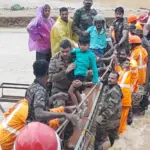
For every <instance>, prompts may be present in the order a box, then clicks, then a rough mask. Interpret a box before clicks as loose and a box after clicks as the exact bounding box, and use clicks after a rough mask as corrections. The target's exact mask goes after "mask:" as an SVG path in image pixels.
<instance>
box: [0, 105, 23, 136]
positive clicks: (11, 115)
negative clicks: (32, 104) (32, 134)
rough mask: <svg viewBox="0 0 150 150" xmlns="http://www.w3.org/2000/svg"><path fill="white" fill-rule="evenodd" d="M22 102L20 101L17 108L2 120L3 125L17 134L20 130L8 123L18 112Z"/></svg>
mask: <svg viewBox="0 0 150 150" xmlns="http://www.w3.org/2000/svg"><path fill="white" fill-rule="evenodd" d="M21 106H22V104H21V103H20V104H19V105H18V106H17V108H16V109H15V110H14V111H13V112H12V113H11V114H10V115H9V116H8V117H7V118H5V119H4V121H3V122H2V127H3V128H4V129H5V130H7V131H8V132H10V133H12V134H15V135H16V136H17V135H18V134H19V131H18V130H16V129H14V128H12V127H10V126H9V125H8V124H9V122H10V121H11V120H12V118H13V117H14V115H15V114H16V113H17V112H18V110H19V109H20V108H21Z"/></svg>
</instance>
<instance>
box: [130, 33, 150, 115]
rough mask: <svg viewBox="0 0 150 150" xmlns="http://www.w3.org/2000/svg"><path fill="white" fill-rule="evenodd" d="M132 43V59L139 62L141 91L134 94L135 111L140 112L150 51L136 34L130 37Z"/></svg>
mask: <svg viewBox="0 0 150 150" xmlns="http://www.w3.org/2000/svg"><path fill="white" fill-rule="evenodd" d="M129 41H130V45H131V56H130V57H131V59H135V60H136V61H137V63H138V74H139V77H138V84H139V92H138V93H136V94H133V97H132V98H133V113H137V112H138V113H139V103H140V101H141V100H142V96H143V95H144V84H145V82H146V72H147V62H148V53H147V51H146V49H145V48H143V47H142V45H141V39H140V38H139V37H138V36H136V35H134V36H132V37H131V38H130V39H129Z"/></svg>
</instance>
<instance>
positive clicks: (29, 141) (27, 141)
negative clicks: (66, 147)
mask: <svg viewBox="0 0 150 150" xmlns="http://www.w3.org/2000/svg"><path fill="white" fill-rule="evenodd" d="M9 150H11V149H9ZM14 150H61V142H60V139H59V136H58V135H57V133H56V132H55V131H54V130H53V129H52V128H50V127H48V126H47V125H45V124H42V123H40V122H32V123H29V124H28V125H27V126H25V127H24V128H23V130H22V131H21V133H20V134H19V135H18V136H17V139H16V141H15V144H14Z"/></svg>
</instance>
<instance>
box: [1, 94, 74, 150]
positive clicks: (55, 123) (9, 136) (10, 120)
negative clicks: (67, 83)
mask: <svg viewBox="0 0 150 150" xmlns="http://www.w3.org/2000/svg"><path fill="white" fill-rule="evenodd" d="M60 98H62V99H65V98H66V95H65V94H64V93H58V94H55V95H53V96H51V97H50V101H54V100H55V99H60ZM28 108H29V107H28V100H27V99H26V98H24V99H23V100H20V101H19V102H18V103H17V104H15V105H14V106H13V107H11V108H10V109H9V111H8V112H6V113H4V116H5V119H4V120H3V122H2V124H1V125H0V145H1V147H2V149H4V150H10V149H12V147H13V144H14V141H15V138H16V136H17V135H18V134H19V133H20V130H21V129H22V128H23V127H24V126H25V124H26V119H27V117H28ZM74 108H75V107H74V106H68V107H59V108H54V109H50V110H49V111H50V112H55V113H58V112H59V113H64V112H70V113H71V112H72V111H73V110H74ZM63 121H64V119H52V120H50V121H49V123H48V124H49V126H50V127H52V128H53V129H57V128H58V127H59V126H60V124H61V123H62V122H63ZM10 129H11V130H10Z"/></svg>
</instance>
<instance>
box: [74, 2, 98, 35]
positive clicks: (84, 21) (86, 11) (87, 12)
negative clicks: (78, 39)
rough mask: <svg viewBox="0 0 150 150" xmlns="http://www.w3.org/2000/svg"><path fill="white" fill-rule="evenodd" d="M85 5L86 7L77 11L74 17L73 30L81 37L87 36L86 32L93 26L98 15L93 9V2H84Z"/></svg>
mask: <svg viewBox="0 0 150 150" xmlns="http://www.w3.org/2000/svg"><path fill="white" fill-rule="evenodd" d="M83 4H84V6H83V7H82V8H79V9H77V10H76V12H75V14H74V17H73V30H74V31H75V33H76V34H78V35H79V36H80V35H83V36H84V35H87V33H85V32H84V31H86V30H87V29H88V28H89V27H90V26H92V25H93V19H94V16H96V15H97V11H96V10H95V9H91V7H92V4H93V0H84V1H83Z"/></svg>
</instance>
